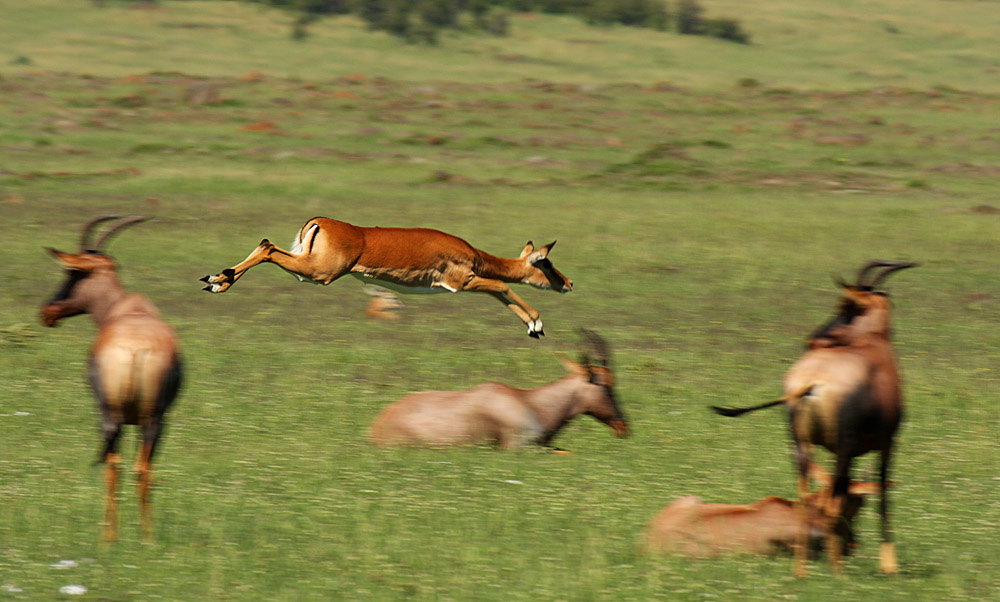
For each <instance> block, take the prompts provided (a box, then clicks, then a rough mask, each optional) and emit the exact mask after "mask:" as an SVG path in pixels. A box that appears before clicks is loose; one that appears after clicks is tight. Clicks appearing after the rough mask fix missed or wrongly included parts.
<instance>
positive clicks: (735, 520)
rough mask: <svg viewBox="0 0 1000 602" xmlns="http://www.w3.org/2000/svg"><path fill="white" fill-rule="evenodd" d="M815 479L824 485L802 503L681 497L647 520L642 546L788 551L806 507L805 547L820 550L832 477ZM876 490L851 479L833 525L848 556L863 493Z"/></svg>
mask: <svg viewBox="0 0 1000 602" xmlns="http://www.w3.org/2000/svg"><path fill="white" fill-rule="evenodd" d="M813 469H817V470H819V471H821V472H822V473H824V474H825V471H823V470H822V469H821V468H819V467H818V466H817V465H815V464H814V465H812V468H811V469H810V475H811V476H813V478H814V479H815V478H816V476H817V475H815V474H813ZM817 480H820V482H821V483H822V484H823V485H824V488H823V489H822V491H820V493H818V494H813V495H810V496H809V497H807V498H806V501H805V502H792V501H789V500H786V499H783V498H780V497H767V498H764V499H761V500H757V501H756V502H753V503H751V504H705V503H702V501H701V498H700V497H698V496H694V495H689V496H685V497H682V498H679V499H677V500H675V501H674V502H673V503H671V504H670V505H668V506H666V507H664V508H663V509H662V510H660V512H659V514H657V515H656V518H654V519H653V521H652V522H651V523H650V525H649V527H648V528H647V530H646V534H645V547H646V550H647V551H650V552H663V553H671V554H680V555H685V556H700V557H714V556H719V555H721V554H727V553H728V554H740V553H748V554H773V553H775V552H779V551H785V550H791V549H792V548H793V547H794V544H795V540H796V538H797V537H798V536H799V530H800V527H801V522H802V517H801V512H800V506H804V507H805V512H806V516H807V517H808V544H809V550H811V551H818V550H820V549H822V547H823V539H824V537H825V535H826V526H827V519H826V514H825V511H824V510H825V505H826V504H827V503H828V500H829V496H830V492H831V490H832V484H833V481H832V479H830V478H829V476H828V475H827V476H826V478H825V480H824V479H817ZM878 490H879V485H878V484H877V483H851V485H850V488H849V489H848V494H847V498H846V501H845V503H844V508H843V515H842V518H841V520H840V521H838V523H837V533H838V535H839V536H840V539H841V552H842V553H844V554H850V552H851V551H852V550H853V548H854V546H855V537H854V529H853V522H854V517H855V515H856V514H857V513H858V511H859V510H860V509H861V506H862V505H863V504H864V498H863V497H862V496H865V495H871V494H873V493H875V492H877V491H878Z"/></svg>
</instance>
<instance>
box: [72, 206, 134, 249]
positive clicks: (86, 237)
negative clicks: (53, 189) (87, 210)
mask: <svg viewBox="0 0 1000 602" xmlns="http://www.w3.org/2000/svg"><path fill="white" fill-rule="evenodd" d="M122 217H123V216H121V215H99V216H97V217H95V218H93V219H91V220H90V221H88V222H87V223H86V224H84V226H83V234H81V235H80V252H81V253H83V252H86V251H100V250H101V247H102V246H103V245H104V243H106V242H108V240H109V239H110V238H111V237H112V236H114V235H115V234H117V233H119V232H121V231H122V230H124V229H125V228H127V227H128V226H131V225H133V224H138V223H139V222H144V221H146V220H148V219H150V218H149V217H148V216H141V215H140V216H133V217H128V218H125V219H124V220H122V221H121V222H119V223H118V224H115V226H114V227H112V228H111V229H110V230H108V231H107V232H105V233H104V234H103V235H102V236H101V238H99V239H98V240H97V243H95V244H93V245H91V244H90V236H91V233H92V231H93V230H94V226H96V225H98V224H100V223H103V222H107V221H111V220H115V219H122Z"/></svg>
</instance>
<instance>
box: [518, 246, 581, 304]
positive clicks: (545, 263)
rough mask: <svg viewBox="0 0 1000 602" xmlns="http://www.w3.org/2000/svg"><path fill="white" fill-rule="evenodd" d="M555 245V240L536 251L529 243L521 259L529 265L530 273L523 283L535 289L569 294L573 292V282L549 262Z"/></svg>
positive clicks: (522, 252)
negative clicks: (550, 253)
mask: <svg viewBox="0 0 1000 602" xmlns="http://www.w3.org/2000/svg"><path fill="white" fill-rule="evenodd" d="M555 244H556V241H554V240H553V241H552V242H551V243H549V244H547V245H545V246H544V247H541V248H539V249H537V250H536V249H535V247H534V245H533V244H532V243H531V241H528V244H527V245H526V246H525V247H524V250H523V251H521V258H522V259H524V260H525V262H526V263H527V264H528V266H529V273H528V277H527V278H525V279H524V280H522V282H524V283H525V284H530V285H531V286H534V287H535V288H540V289H545V290H553V291H556V292H557V293H568V292H570V291H572V290H573V281H572V280H570V279H569V278H567V277H565V276H563V275H562V273H561V272H560V271H559V270H557V269H556V268H555V266H553V265H552V262H551V261H549V251H550V250H551V249H552V247H553V246H555Z"/></svg>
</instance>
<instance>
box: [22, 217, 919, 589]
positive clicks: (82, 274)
mask: <svg viewBox="0 0 1000 602" xmlns="http://www.w3.org/2000/svg"><path fill="white" fill-rule="evenodd" d="M146 219H148V218H145V217H130V218H124V219H122V218H121V216H111V215H109V216H100V217H97V218H94V219H92V220H90V221H89V222H87V223H86V224H85V226H84V228H83V234H82V237H81V243H80V249H79V251H78V252H77V253H61V252H59V251H55V250H53V249H49V252H50V253H51V255H52V256H53V257H54V258H55V259H56V261H57V262H58V263H59V264H60V265H62V266H63V267H64V268H65V269H66V282H65V284H64V285H63V287H62V288H61V289H60V290H59V292H58V293H57V294H56V295H55V296H54V297H53V298H52V299H51V300H50V301H49V302H48V303H46V304H45V305H44V306H43V307H42V309H41V318H42V321H43V323H44V324H45V325H47V326H55V325H56V324H57V322H58V321H59V320H61V319H62V318H66V317H69V316H74V315H78V314H81V313H89V314H90V315H91V317H92V318H93V319H94V321H95V323H96V324H97V327H98V333H97V338H96V341H95V342H94V345H93V347H92V348H91V351H90V360H89V368H88V377H89V381H90V385H91V388H92V389H93V392H94V395H95V396H96V397H97V400H98V403H99V408H100V413H101V424H102V430H103V433H104V447H103V451H102V453H101V456H100V459H99V461H101V462H104V463H105V464H106V465H107V466H106V468H105V478H106V487H107V491H106V502H105V508H106V510H105V521H104V538H105V539H106V540H112V539H115V538H116V536H117V485H118V479H119V464H120V462H121V456H120V454H119V453H118V450H117V443H118V439H119V435H120V433H121V427H122V425H124V424H134V425H138V426H140V427H141V430H142V443H141V446H140V450H139V453H138V456H137V460H136V471H137V473H138V480H139V502H140V509H141V522H142V527H143V532H144V534H146V535H147V536H150V535H151V533H152V518H151V508H150V503H149V497H150V487H151V483H152V468H151V465H152V459H153V454H154V451H155V450H156V445H157V441H158V440H159V438H160V435H161V432H162V424H163V417H164V415H165V413H166V411H167V409H168V408H169V407H170V405H171V403H172V402H173V400H174V398H175V397H176V395H177V392H178V390H179V388H180V382H181V363H180V359H179V352H178V344H177V339H176V336H175V335H174V332H173V330H172V329H171V328H170V327H169V326H167V325H166V324H165V323H164V322H163V321H162V320H161V319H160V317H159V313H158V311H157V310H156V308H155V306H154V305H153V304H152V303H151V302H150V301H149V300H148V299H146V298H145V297H144V296H142V295H137V294H133V295H128V294H126V293H125V291H124V289H123V288H122V286H121V284H120V283H119V281H118V278H117V268H116V265H115V262H114V260H112V259H111V257H109V256H108V255H106V254H105V253H104V252H103V251H101V248H102V246H103V245H104V243H105V242H107V241H108V240H109V239H110V238H111V237H112V236H113V235H115V234H116V233H118V232H120V231H121V230H123V229H124V228H126V227H128V226H131V225H133V224H137V223H139V222H141V221H144V220H146ZM112 220H120V221H118V223H117V224H116V225H114V226H113V227H111V228H110V229H109V230H107V231H106V232H105V234H104V235H103V236H102V237H101V238H100V239H99V240H98V242H97V243H96V244H91V242H90V240H91V233H92V231H93V230H94V228H95V227H96V226H97V225H98V224H100V223H103V222H107V221H112ZM554 244H555V243H554V242H553V243H551V244H548V245H546V246H544V247H540V248H535V246H534V245H533V244H532V243H531V242H528V243H527V245H526V246H525V247H524V249H523V250H522V251H521V253H520V255H519V256H518V257H517V258H502V257H496V256H494V255H490V254H489V253H486V252H484V251H481V250H479V249H477V248H475V247H473V246H472V245H470V244H469V243H467V242H466V241H464V240H462V239H461V238H458V237H456V236H452V235H450V234H446V233H444V232H441V231H438V230H430V229H425V228H368V227H360V226H354V225H351V224H348V223H346V222H341V221H337V220H333V219H328V218H323V217H317V218H313V219H310V220H308V221H307V222H306V223H305V224H304V225H303V226H302V227H301V228H300V229H299V231H298V233H297V234H296V236H295V239H294V240H293V242H292V245H291V250H290V251H285V250H282V249H280V248H278V247H276V246H275V245H274V244H272V243H270V242H269V241H268V240H267V239H264V240H263V241H261V242H260V244H259V245H258V246H257V248H256V249H254V250H253V252H251V253H250V255H249V256H248V257H247V258H246V259H245V260H244V261H242V262H241V263H239V264H237V265H235V266H233V267H231V268H227V269H224V270H222V272H220V273H219V274H216V275H214V276H204V277H202V278H201V280H202V281H204V282H206V283H207V286H205V287H204V290H207V291H209V292H212V293H222V292H225V291H226V290H228V289H229V288H230V287H231V286H232V285H233V284H234V283H235V282H236V281H237V280H239V279H240V278H241V277H242V276H243V274H245V273H246V271H247V270H249V269H250V268H252V267H254V266H256V265H258V264H261V263H267V262H270V263H274V264H276V265H277V266H278V267H280V268H282V269H284V270H285V271H287V272H289V273H291V274H292V275H294V276H295V277H296V278H298V279H299V280H300V281H303V282H312V283H316V284H330V283H331V282H333V281H334V280H336V279H338V278H340V277H341V276H344V275H346V274H350V275H352V276H355V277H357V278H358V279H360V280H362V281H375V282H377V283H378V285H379V286H380V287H386V288H385V289H383V288H379V287H371V288H373V290H374V292H373V293H370V294H371V296H372V301H371V304H370V305H369V307H368V310H367V311H366V313H367V314H368V315H369V316H370V317H373V318H380V319H395V318H396V317H398V316H397V315H395V311H396V310H398V308H399V307H400V306H401V304H400V303H399V301H398V299H396V298H395V296H394V295H393V294H392V292H390V291H389V290H386V289H392V290H394V291H397V292H403V293H432V292H443V291H449V292H460V291H471V292H481V293H487V294H489V295H491V296H493V297H494V298H496V299H497V300H499V301H500V302H502V303H503V304H504V305H506V306H507V307H508V308H509V309H510V310H511V311H512V312H514V314H515V315H517V316H518V318H520V319H521V321H522V322H524V324H525V325H526V326H527V329H528V334H529V335H530V336H531V337H534V338H538V337H539V336H541V335H543V334H544V332H543V329H542V321H541V319H540V317H539V314H538V312H537V311H536V310H535V309H533V308H532V307H531V306H530V305H528V304H527V303H525V302H524V300H522V299H521V298H520V297H519V296H518V295H517V294H515V293H514V292H513V291H512V290H511V289H510V287H508V286H507V283H521V284H529V285H531V286H534V287H536V288H541V289H548V290H554V291H557V292H569V291H571V290H572V289H573V282H572V281H571V280H569V279H568V278H566V277H565V276H563V275H562V274H561V273H560V272H559V271H558V270H556V269H555V267H553V265H552V263H551V262H550V261H549V259H548V255H549V252H550V251H551V249H552V246H553V245H554ZM915 265H917V264H915V263H909V262H893V261H882V260H873V261H871V262H869V263H867V264H866V265H865V266H863V267H862V269H861V271H860V272H859V273H858V276H857V279H856V283H854V284H848V283H845V282H840V283H839V284H840V287H841V289H842V300H841V303H840V307H839V310H838V312H837V314H836V315H835V317H834V318H833V319H832V320H830V322H828V323H827V324H825V325H824V326H822V327H821V328H819V329H817V330H816V331H815V332H814V333H813V335H812V336H811V337H810V339H809V343H808V350H807V351H806V353H805V354H804V355H803V356H802V357H801V358H800V359H799V361H798V362H796V363H795V364H794V365H793V366H792V367H791V369H790V370H789V371H788V373H787V375H786V377H785V382H784V394H783V395H782V396H781V397H780V398H779V399H777V400H775V401H771V402H768V403H764V404H761V405H758V406H753V407H749V408H742V409H724V408H714V409H715V410H716V411H717V412H718V413H720V414H722V415H725V416H738V415H741V414H743V413H746V412H750V411H753V410H757V409H762V408H766V407H772V406H777V405H784V406H785V407H786V409H787V411H788V416H789V422H790V425H791V433H792V440H793V442H794V445H795V457H796V461H797V466H798V487H797V489H798V500H797V501H789V500H785V499H782V498H778V497H767V498H764V499H762V500H759V501H757V502H754V503H751V504H741V505H732V504H720V503H703V502H702V501H701V498H699V497H697V496H686V497H682V498H680V499H678V500H676V501H675V502H673V503H672V504H670V505H668V506H666V507H665V508H664V509H663V510H662V511H661V512H660V513H659V514H658V515H657V517H656V518H655V519H654V520H653V521H652V522H651V523H650V525H649V527H648V528H647V531H646V535H645V548H646V549H647V550H649V551H655V552H668V553H673V554H682V555H694V556H714V555H717V554H722V553H729V552H749V553H761V552H770V551H773V550H774V549H776V548H779V549H780V548H791V549H792V550H793V551H794V556H795V573H796V574H797V575H799V576H803V575H805V573H806V568H805V562H806V559H807V558H808V557H809V553H810V550H813V551H815V550H818V549H820V548H823V549H825V551H826V552H827V554H829V556H830V560H831V563H832V565H833V568H834V571H835V572H840V570H841V569H840V566H841V557H842V556H843V555H845V554H846V553H848V552H849V551H850V550H851V549H852V547H853V545H854V543H855V537H854V531H853V528H852V524H853V520H854V518H855V515H856V514H857V512H858V511H859V510H860V508H861V506H862V502H863V497H862V496H863V495H869V494H872V493H878V494H879V495H880V504H879V514H880V516H881V519H882V520H881V522H882V544H881V548H880V551H879V567H880V570H881V571H882V572H884V573H895V572H897V570H898V563H897V559H896V552H895V548H894V546H893V544H892V541H891V534H890V531H889V526H888V500H887V490H888V486H889V482H888V480H887V479H888V472H889V464H890V460H891V457H892V446H893V440H894V435H895V432H896V429H897V427H898V426H899V422H900V418H901V416H902V400H901V393H900V384H899V375H898V372H897V369H896V362H895V358H894V355H893V350H892V344H891V342H890V340H889V334H890V328H889V300H888V297H887V295H886V293H885V292H884V291H883V290H880V289H879V285H880V284H881V283H882V282H883V281H884V280H885V279H886V278H887V277H888V276H889V275H890V274H892V273H894V272H896V271H899V270H902V269H906V268H911V267H914V266H915ZM581 332H582V334H583V336H584V338H585V341H586V345H587V352H586V353H585V354H584V355H583V357H582V359H581V360H580V361H579V362H574V361H572V360H569V359H568V358H562V361H563V363H564V364H565V366H566V368H567V370H568V372H569V374H567V375H566V376H565V377H563V378H562V379H560V380H558V381H555V382H552V383H549V384H546V385H542V386H540V387H538V388H535V389H517V388H514V387H511V386H508V385H506V384H502V383H497V382H489V383H484V384H481V385H478V386H477V387H475V388H473V389H471V390H468V391H422V392H417V393H413V394H411V395H409V396H407V397H404V398H403V399H400V400H399V401H397V402H395V403H393V404H390V405H388V406H387V407H386V408H385V409H384V410H383V411H382V412H381V413H380V414H379V415H378V416H377V417H376V418H375V420H374V421H373V422H372V424H371V426H370V430H369V438H370V441H371V442H372V443H373V444H375V445H376V446H379V447H383V446H399V445H404V446H427V447H447V446H454V445H462V444H470V443H476V442H482V441H488V442H493V443H495V444H496V445H497V446H499V447H501V448H504V449H508V448H516V447H519V446H523V445H526V444H532V443H533V444H538V445H541V446H545V447H549V448H550V449H552V451H557V452H561V451H562V450H558V449H556V448H551V447H550V446H551V445H552V440H553V437H554V436H555V435H556V434H557V433H558V432H559V430H560V429H561V428H562V427H563V426H565V425H566V424H567V423H568V422H569V421H571V420H572V419H573V418H575V417H576V416H579V415H580V414H589V415H591V416H593V417H594V418H595V419H597V420H599V421H601V422H603V423H604V424H607V425H608V426H609V427H610V428H611V429H612V430H613V431H614V433H615V435H617V436H618V437H625V436H627V435H628V434H629V431H630V426H629V423H628V421H627V420H626V418H625V416H624V414H623V413H622V410H621V408H620V407H619V403H618V399H617V397H616V396H615V393H614V388H613V386H614V375H613V373H612V370H611V368H610V362H609V359H610V358H609V350H608V345H607V343H606V341H605V340H604V339H603V338H602V337H601V336H600V335H598V334H597V333H595V332H592V331H589V330H586V329H581ZM814 445H820V446H823V447H825V448H827V449H828V450H830V451H831V452H833V453H834V454H835V455H836V464H835V471H834V475H833V477H832V478H831V477H830V476H829V475H828V474H826V473H825V471H823V470H822V469H820V468H819V467H818V465H816V464H814V463H813V462H812V461H811V450H812V447H813V446H814ZM869 451H878V452H879V453H880V460H881V462H880V471H879V482H878V483H857V482H852V481H851V464H852V462H853V460H854V458H856V457H858V456H861V455H863V454H865V453H867V452H869ZM810 480H815V481H818V482H819V483H820V485H821V489H820V490H819V492H817V493H813V492H812V491H811V488H810Z"/></svg>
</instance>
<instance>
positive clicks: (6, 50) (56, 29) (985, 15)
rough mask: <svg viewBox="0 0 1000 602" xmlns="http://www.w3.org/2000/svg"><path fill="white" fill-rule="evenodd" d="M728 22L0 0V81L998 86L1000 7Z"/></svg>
mask: <svg viewBox="0 0 1000 602" xmlns="http://www.w3.org/2000/svg"><path fill="white" fill-rule="evenodd" d="M702 5H703V6H704V7H705V9H706V12H707V13H709V14H712V15H724V16H732V17H736V18H738V19H739V20H740V22H741V23H742V24H743V26H744V27H745V29H746V30H747V31H748V32H749V33H750V34H751V36H752V39H753V44H752V45H749V46H747V45H741V44H732V43H727V42H724V41H720V40H715V39H711V38H704V37H698V36H681V35H677V34H673V33H661V32H656V31H650V30H644V29H635V28H628V27H623V26H616V27H611V28H595V27H588V26H586V25H584V24H583V23H581V22H580V21H579V20H577V19H574V18H570V17H553V16H540V15H534V14H513V15H511V16H510V35H508V36H507V37H493V36H489V35H483V34H459V33H450V32H446V33H444V34H442V36H441V39H440V44H439V45H438V46H433V47H428V46H419V45H407V44H404V43H402V42H400V41H398V40H396V39H393V38H391V37H390V36H388V35H387V34H384V33H372V32H370V31H368V30H367V29H366V28H365V27H364V25H363V24H362V23H361V22H360V21H359V20H357V19H355V18H353V17H333V18H326V19H322V20H320V21H319V22H317V23H316V24H314V25H312V26H310V37H309V38H308V39H306V40H305V41H294V40H292V39H291V37H290V35H289V34H290V31H291V27H290V24H291V20H292V16H291V15H289V14H287V13H284V12H281V11H277V10H274V9H269V8H265V7H262V6H254V5H250V4H245V3H235V2H170V1H164V2H159V3H157V4H155V5H153V4H150V5H142V6H141V7H135V6H130V5H127V4H124V3H118V2H113V1H109V2H107V3H106V5H105V6H104V7H97V6H95V5H94V4H93V3H90V2H82V1H79V0H36V1H33V2H30V3H27V2H22V1H20V0H0V10H2V11H3V14H4V15H5V16H7V18H6V19H3V20H2V21H0V39H2V40H3V43H2V45H0V75H2V74H3V73H24V72H32V71H68V72H74V73H83V74H94V75H111V76H115V75H126V74H133V73H146V72H149V71H182V72H186V73H192V74H203V75H239V74H241V73H245V72H248V71H260V72H263V73H267V74H269V75H274V76H281V77H298V78H304V79H310V80H312V79H323V78H328V77H334V76H339V75H344V74H349V73H364V74H366V75H369V76H383V77H389V78H393V79H404V80H456V81H481V82H497V81H512V80H520V79H523V78H535V79H541V80H552V81H573V82H580V83H588V82H592V83H599V82H611V81H635V82H660V81H663V82H670V83H673V84H676V85H680V86H686V87H692V88H696V89H718V88H727V87H732V86H736V85H740V84H741V83H742V84H743V85H747V84H754V83H756V82H759V83H761V84H762V85H765V86H768V87H788V88H797V89H824V90H844V89H857V88H874V87H881V86H896V87H903V88H917V89H926V88H932V87H949V88H957V89H970V90H977V91H980V92H998V93H1000V55H998V54H997V53H996V32H997V31H1000V3H997V2H994V1H983V2H962V3H958V2H944V1H941V0H913V1H907V0H876V1H860V0H853V1H852V0H846V1H843V2H837V3H831V2H828V1H826V0H769V1H765V2H758V3H752V8H751V7H750V6H749V5H748V4H747V3H745V2H742V1H738V0H704V1H703V2H702Z"/></svg>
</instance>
